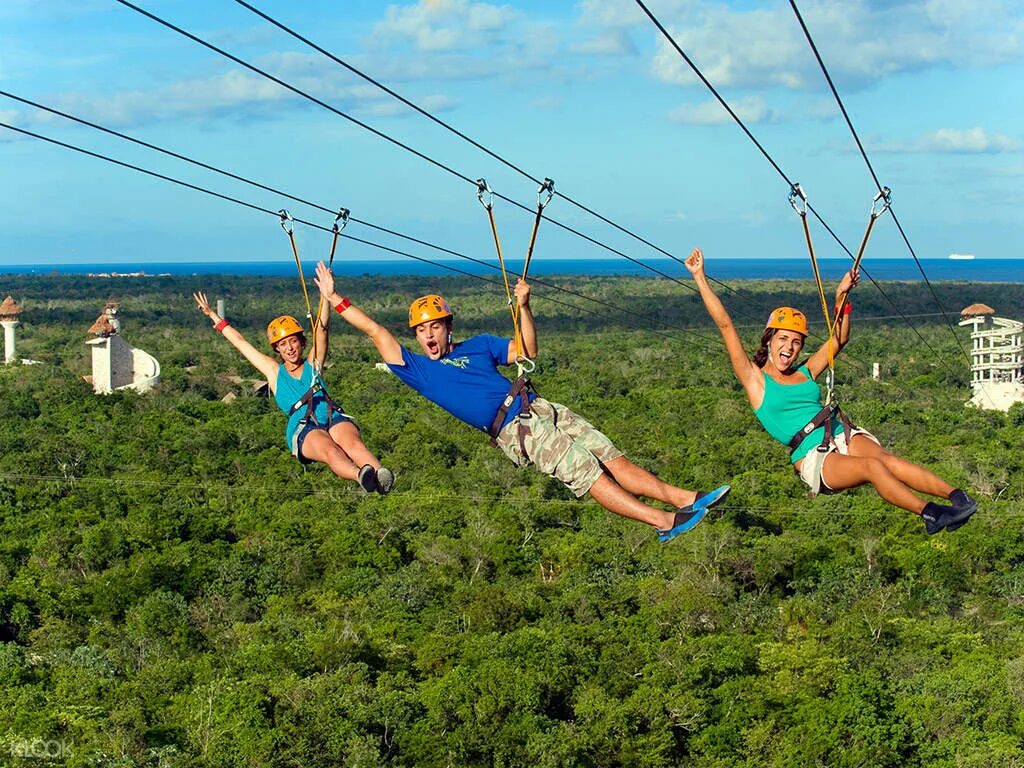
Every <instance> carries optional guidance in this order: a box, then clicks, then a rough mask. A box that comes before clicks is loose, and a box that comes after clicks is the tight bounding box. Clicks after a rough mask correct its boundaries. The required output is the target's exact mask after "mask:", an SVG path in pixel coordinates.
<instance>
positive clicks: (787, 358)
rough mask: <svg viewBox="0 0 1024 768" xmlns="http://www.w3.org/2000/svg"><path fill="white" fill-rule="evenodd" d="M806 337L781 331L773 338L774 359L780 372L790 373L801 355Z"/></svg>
mask: <svg viewBox="0 0 1024 768" xmlns="http://www.w3.org/2000/svg"><path fill="white" fill-rule="evenodd" d="M803 346H804V337H803V336H802V335H800V334H799V333H795V332H793V331H779V332H778V333H776V334H775V335H774V336H773V337H772V342H771V347H772V359H773V361H774V362H775V366H776V367H777V368H778V369H779V370H780V371H788V370H789V369H790V368H791V367H792V366H793V363H794V362H796V359H797V357H798V356H799V355H800V350H801V349H803Z"/></svg>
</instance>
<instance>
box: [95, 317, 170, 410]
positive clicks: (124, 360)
mask: <svg viewBox="0 0 1024 768" xmlns="http://www.w3.org/2000/svg"><path fill="white" fill-rule="evenodd" d="M117 315H118V306H117V304H116V303H115V302H112V301H108V302H107V305H106V307H104V308H103V314H101V315H100V316H99V317H98V318H96V322H95V323H93V324H92V327H91V328H89V333H91V334H94V335H95V336H96V338H95V339H89V341H87V342H85V343H86V344H88V345H89V346H91V347H92V376H86V377H85V378H86V381H88V382H90V383H91V384H92V388H93V391H94V392H95V393H96V394H98V395H106V394H109V393H111V392H113V391H114V390H115V389H136V390H138V391H140V392H145V391H146V390H148V389H151V388H152V387H153V385H155V384H156V383H157V382H159V381H160V363H159V362H158V361H157V360H156V358H155V357H153V356H152V355H150V354H149V353H148V352H144V351H142V350H141V349H135V348H134V347H132V346H131V345H130V344H129V343H128V342H127V341H125V340H124V337H122V336H121V335H120V334H119V333H118V331H120V330H121V320H120V319H119V318H118V316H117Z"/></svg>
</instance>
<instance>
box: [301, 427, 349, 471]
mask: <svg viewBox="0 0 1024 768" xmlns="http://www.w3.org/2000/svg"><path fill="white" fill-rule="evenodd" d="M302 455H303V456H305V457H306V458H307V459H312V460H313V461H319V462H321V463H323V464H326V465H327V466H328V467H330V470H331V472H333V473H334V474H336V475H337V476H338V477H343V478H345V479H346V480H355V479H356V478H357V477H358V476H359V467H358V466H356V464H355V463H354V462H353V461H352V459H351V458H350V457H349V455H348V454H347V453H345V451H343V450H342V449H341V447H340V446H339V445H338V444H337V443H336V442H334V440H332V439H331V436H330V435H329V434H328V433H327V432H326V431H325V430H322V429H317V430H314V431H312V432H310V433H309V434H308V435H307V436H306V439H305V440H304V441H303V443H302Z"/></svg>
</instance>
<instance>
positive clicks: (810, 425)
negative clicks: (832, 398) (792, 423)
mask: <svg viewBox="0 0 1024 768" xmlns="http://www.w3.org/2000/svg"><path fill="white" fill-rule="evenodd" d="M833 418H836V419H839V422H840V423H841V424H842V425H843V429H844V430H845V431H846V436H847V439H849V437H850V435H852V434H853V430H855V429H856V428H857V426H856V425H855V424H854V423H853V422H852V421H850V418H849V417H848V416H847V415H846V414H845V413H843V409H842V408H840V407H839V406H838V405H837V404H835V403H829V404H828V405H826V406H823V407H822V409H821V410H820V411H818V412H817V413H816V414H815V415H814V418H813V419H811V420H810V421H809V422H807V423H806V424H805V425H804V426H803V427H801V428H800V431H798V432H797V433H796V434H795V435H793V437H792V438H791V439H790V441H789V453H790V455H792V453H793V451H795V450H796V449H797V448H799V447H800V444H801V443H802V442H803V441H804V439H805V438H806V437H807V436H808V435H809V434H811V432H813V431H814V430H816V429H817V428H818V427H822V426H824V427H825V434H824V436H823V437H822V439H821V445H819V446H818V448H817V450H819V451H821V452H822V453H828V452H829V450H831V447H832V419H833Z"/></svg>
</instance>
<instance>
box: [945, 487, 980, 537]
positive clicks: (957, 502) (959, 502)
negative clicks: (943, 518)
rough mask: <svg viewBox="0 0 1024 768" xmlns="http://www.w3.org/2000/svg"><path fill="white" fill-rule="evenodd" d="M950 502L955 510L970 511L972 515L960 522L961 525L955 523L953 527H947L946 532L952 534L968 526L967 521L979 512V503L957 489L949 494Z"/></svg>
mask: <svg viewBox="0 0 1024 768" xmlns="http://www.w3.org/2000/svg"><path fill="white" fill-rule="evenodd" d="M949 500H950V502H951V503H952V504H953V509H956V510H970V514H968V515H967V517H966V518H964V519H963V520H962V521H960V522H959V523H953V524H952V525H947V526H946V530H947V531H951V532H952V531H955V530H956V529H957V528H959V527H960V526H962V525H966V524H967V521H968V520H970V519H971V515H973V514H974V513H975V512H977V511H978V502H976V501H975V500H974V499H972V498H971V497H970V496H968V495H967V493H966V492H964V491H961V490H960V489H959V488H957V489H956V490H955V491H953V492H952V493H951V494H949Z"/></svg>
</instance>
